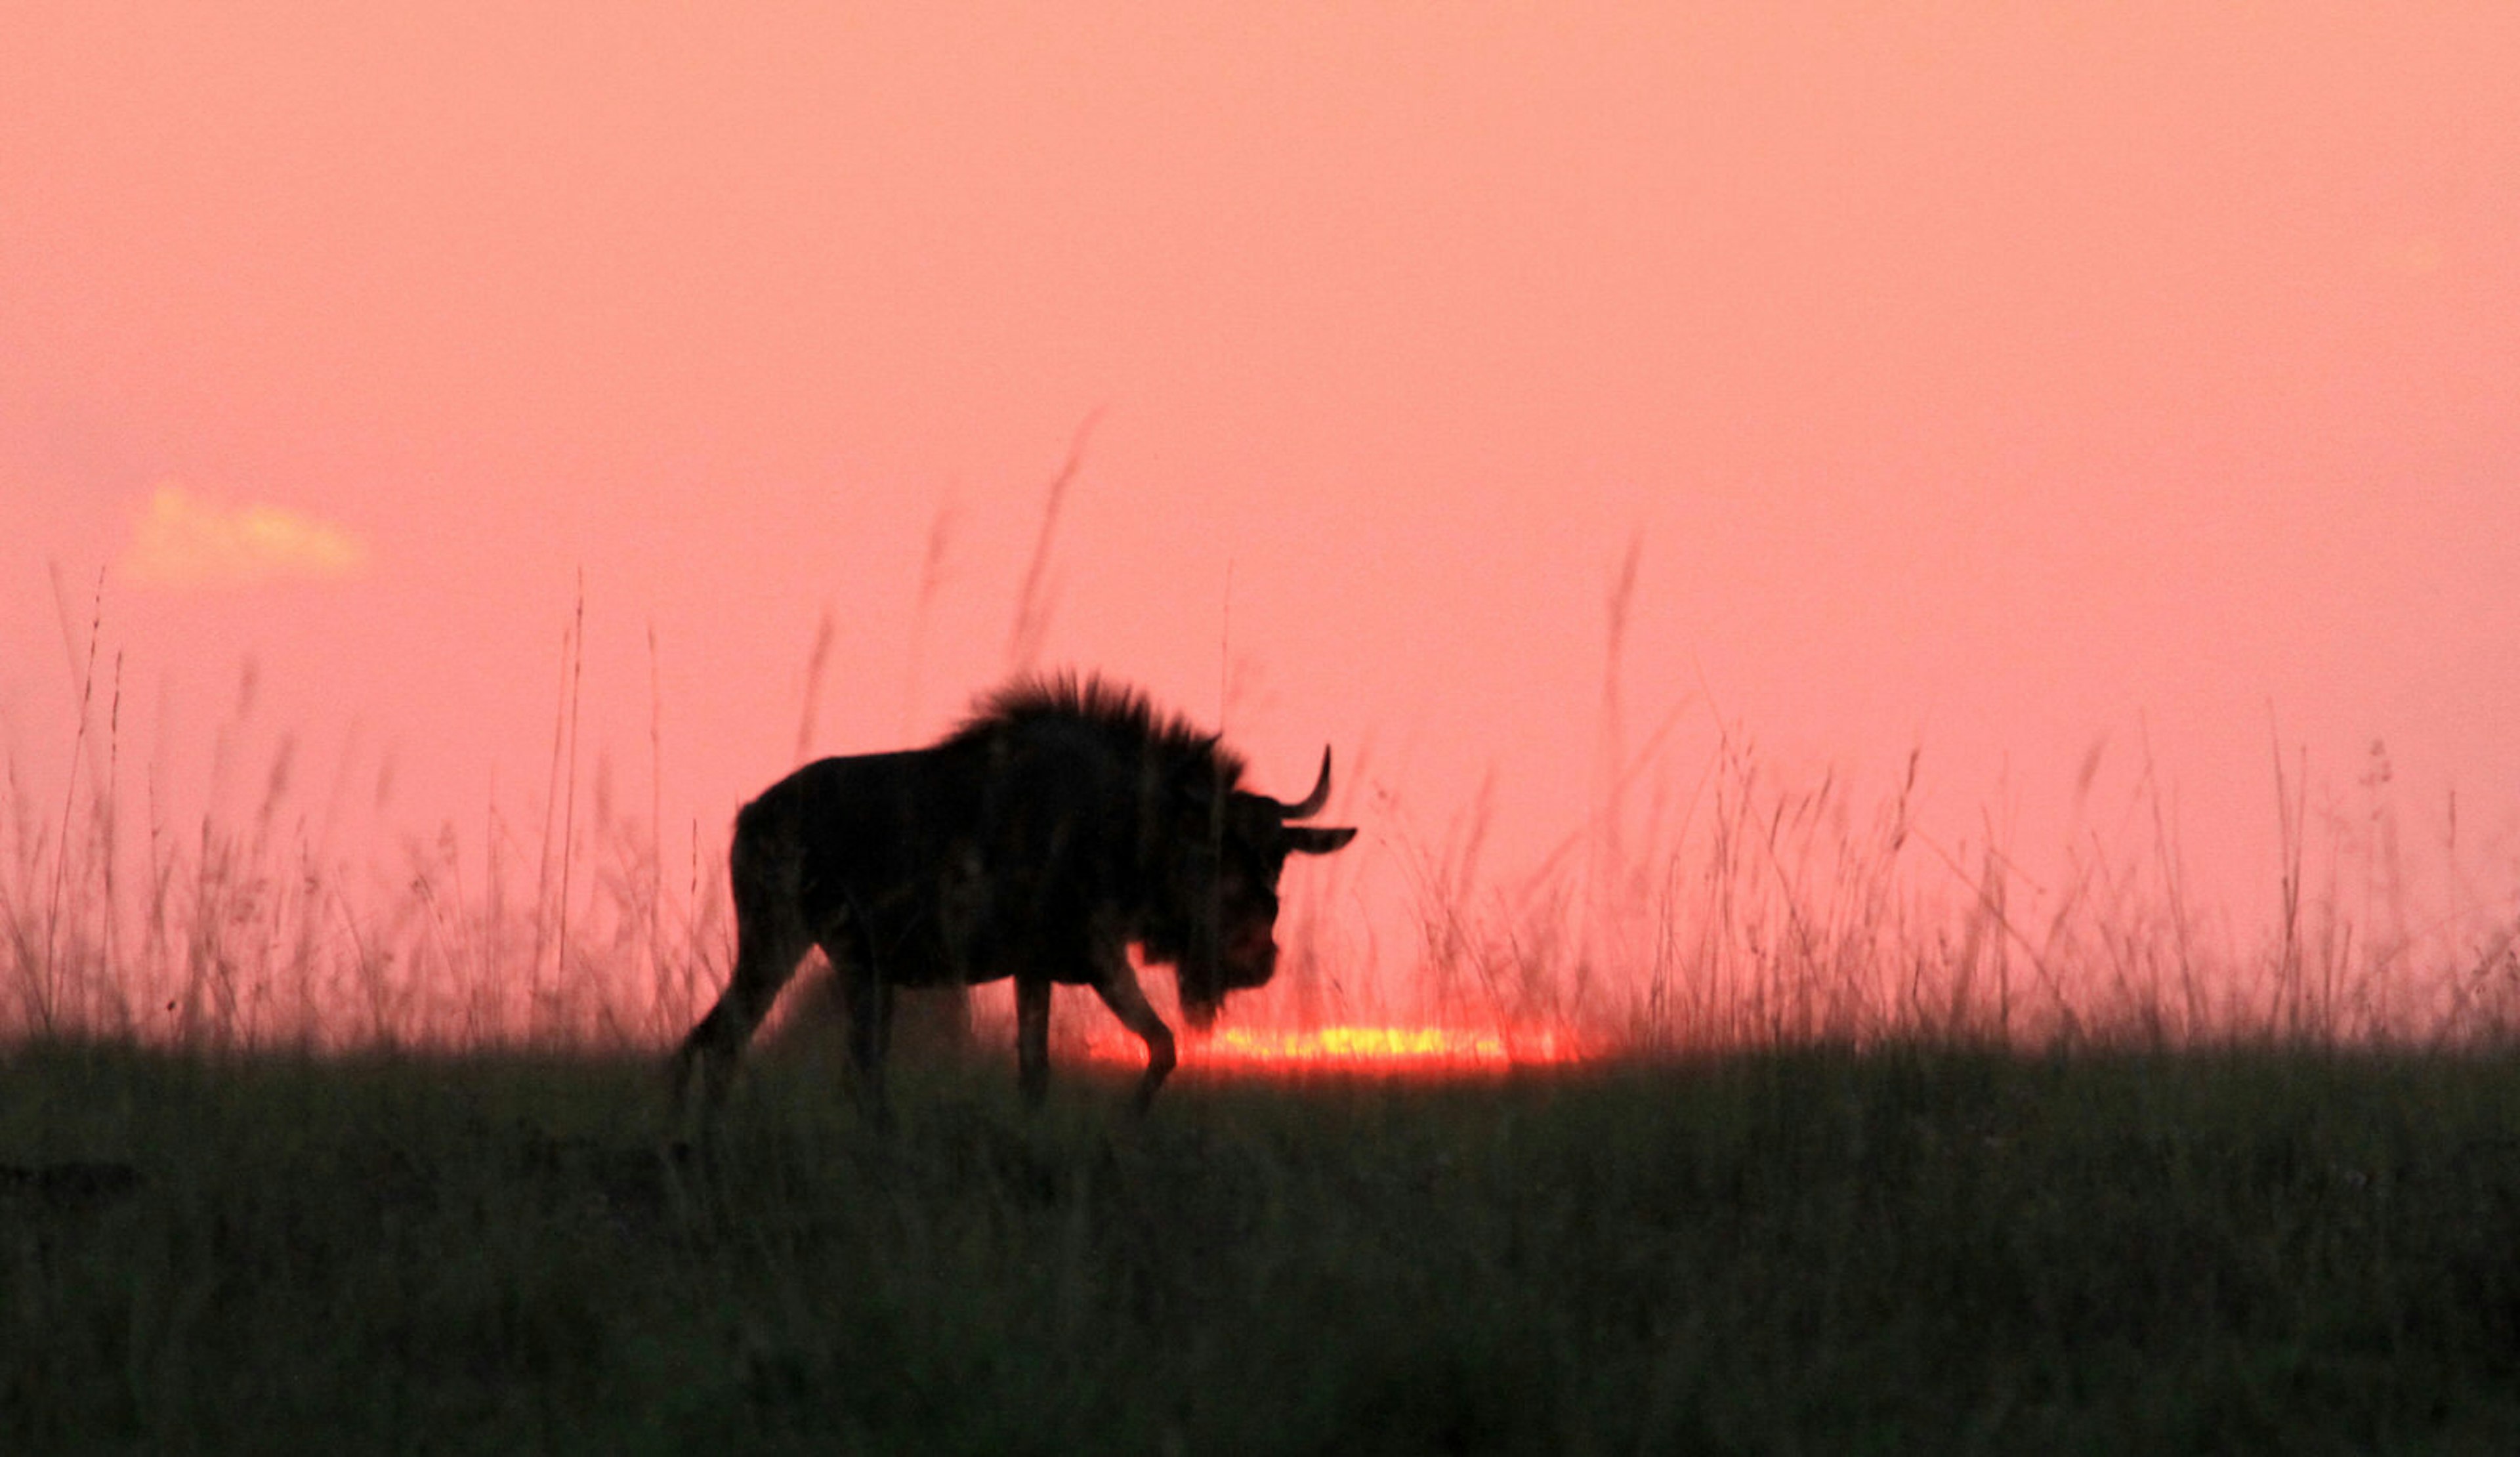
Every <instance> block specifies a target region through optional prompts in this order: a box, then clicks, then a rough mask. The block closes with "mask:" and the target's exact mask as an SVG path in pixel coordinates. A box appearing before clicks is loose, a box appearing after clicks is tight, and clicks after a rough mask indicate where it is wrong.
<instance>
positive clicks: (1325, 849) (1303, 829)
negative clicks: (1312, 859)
mask: <svg viewBox="0 0 2520 1457" xmlns="http://www.w3.org/2000/svg"><path fill="white" fill-rule="evenodd" d="M1354 839H1356V831H1355V830H1353V829H1338V830H1328V829H1324V828H1323V827H1321V826H1319V825H1288V826H1287V827H1286V849H1287V850H1288V852H1290V853H1292V854H1297V855H1327V854H1328V853H1329V852H1330V851H1332V850H1334V849H1337V848H1338V847H1339V846H1340V845H1343V844H1345V843H1347V842H1349V841H1351V840H1354Z"/></svg>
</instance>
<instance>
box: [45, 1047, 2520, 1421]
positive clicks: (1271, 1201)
mask: <svg viewBox="0 0 2520 1457" xmlns="http://www.w3.org/2000/svg"><path fill="white" fill-rule="evenodd" d="M0 1058H5V1061H0V1165H5V1171H0V1451H7V1452H48V1451H93V1450H112V1449H128V1450H145V1451H151V1452H185V1451H210V1452H218V1451H252V1452H282V1451H325V1452H363V1451H384V1450H409V1451H426V1452H454V1451H484V1452H501V1453H507V1452H522V1451H532V1450H560V1451H584V1452H640V1451H654V1452H693V1451H704V1450H705V1451H724V1452H744V1451H786V1450H795V1451H816V1452H833V1451H840V1452H846V1451H872V1452H914V1451H915V1452H958V1451H959V1452H985V1453H1021V1452H1102V1451H1112V1452H1190V1453H1209V1452H1329V1451H1336V1452H1376V1451H1389V1452H1443V1451H1531V1452H1559V1451H1565V1452H1634V1451H1648V1452H1653V1451H1790V1450H1802V1451H1826V1452H1860V1451H1885V1452H1886V1451H1903V1452H1924V1451H1936V1452H1940V1451H1967V1450H1986V1451H2003V1452H2015V1451H2093V1452H2101V1451H2105V1452H2112V1453H2123V1452H2131V1451H2159V1452H2171V1451H2207V1450H2214V1451H2279V1450H2301V1451H2368V1450H2405V1451H2434V1450H2466V1451H2478V1452H2487V1451H2499V1452H2509V1451H2515V1450H2520V1060H2514V1059H2511V1058H2498V1059H2488V1060H2466V1061H2442V1060H2435V1061H2415V1060H2383V1059H2363V1058H2338V1057H2334V1056H2323V1055H2299V1054H2286V1055H2276V1054H2254V1055H2238V1054H2220V1055H2211V1056H2186V1057H2168V1056H2154V1057H2108V1058H2103V1057H2089V1058H2081V1059H2072V1060H2059V1061H2045V1060H2014V1059H2005V1058H1998V1057H1993V1056H1985V1055H1967V1054H1958V1053H1947V1052H1916V1051H1907V1052H1885V1053H1875V1054H1868V1055H1864V1056H1854V1055H1845V1054H1828V1053H1802V1054H1786V1055H1765V1056H1745V1057H1741V1058H1737V1059H1733V1060H1728V1061H1722V1062H1715V1063H1706V1064H1699V1065H1682V1066H1663V1067H1653V1068H1628V1069H1620V1070H1598V1071H1593V1072H1587V1073H1581V1074H1573V1075H1568V1074H1558V1075H1553V1076H1548V1077H1540V1076H1533V1077H1525V1078H1518V1079H1512V1080H1503V1081H1488V1082H1478V1083H1461V1084H1454V1085H1451V1086H1434V1087H1430V1086H1410V1085H1402V1084H1396V1083H1390V1082H1375V1081H1365V1082H1357V1081H1339V1082H1333V1081H1323V1082H1317V1083H1313V1084H1309V1085H1262V1084H1252V1083H1244V1084H1240V1085H1228V1084H1220V1083H1213V1082H1211V1083H1206V1084H1201V1083H1200V1082H1199V1081H1198V1080H1197V1079H1196V1078H1194V1077H1192V1078H1186V1079H1184V1080H1183V1081H1182V1082H1180V1083H1177V1084H1176V1085H1175V1087H1174V1088H1173V1089H1171V1090H1168V1092H1167V1094H1166V1096H1165V1098H1164V1100H1163V1103H1162V1105H1161V1106H1160V1107H1159V1108H1158V1110H1157V1111H1156V1113H1155V1115H1154V1116H1153V1117H1152V1118H1151V1119H1149V1120H1148V1121H1146V1122H1144V1123H1137V1122H1133V1121H1132V1120H1130V1119H1129V1118H1127V1117H1126V1116H1123V1115H1122V1114H1121V1113H1120V1112H1119V1111H1118V1102H1119V1094H1118V1092H1117V1090H1116V1089H1115V1088H1113V1087H1111V1086H1109V1085H1107V1084H1105V1085H1080V1084H1079V1081H1078V1080H1077V1079H1075V1078H1073V1077H1071V1078H1069V1079H1068V1080H1066V1081H1065V1082H1064V1083H1063V1084H1062V1086H1061V1087H1060V1088H1059V1090H1058V1092H1057V1093H1056V1094H1055V1095H1054V1098H1053V1101H1052V1105H1051V1107H1050V1108H1049V1109H1048V1110H1047V1111H1046V1112H1045V1113H1044V1114H1042V1115H1041V1116H1032V1117H1027V1116H1024V1115H1022V1114H1021V1113H1020V1112H1019V1111H1018V1110H1017V1109H1016V1107H1015V1105H1014V1102H1013V1099H1012V1094H1011V1091H1010V1090H1009V1088H1008V1087H1007V1084H1008V1083H1009V1082H1011V1081H1012V1078H1011V1077H1010V1076H1009V1075H1008V1074H1007V1072H1006V1070H1004V1069H1000V1068H994V1067H982V1068H972V1069H958V1070H937V1071H930V1072H927V1073H924V1074H922V1073H919V1072H917V1071H915V1070H911V1071H906V1072H905V1074H904V1075H902V1076H900V1077H898V1078H897V1079H896V1082H895V1086H894V1092H895V1105H894V1106H895V1109H896V1112H897V1121H896V1126H895V1127H894V1128H893V1129H892V1131H891V1132H890V1134H889V1135H884V1136H879V1135H877V1134H875V1133H873V1132H871V1131H870V1130H869V1129H868V1128H867V1127H865V1126H864V1125H863V1124H862V1123H861V1121H860V1120H859V1119H858V1118H857V1117H856V1116H855V1115H854V1114H853V1113H852V1112H851V1111H850V1110H849V1108H848V1106H847V1105H846V1104H845V1103H843V1102H841V1101H839V1100H838V1099H836V1098H835V1097H834V1096H833V1095H832V1089H831V1086H830V1083H829V1080H828V1076H827V1073H826V1071H825V1070H822V1069H820V1068H817V1067H814V1066H812V1065H811V1064H810V1063H806V1062H800V1061H793V1060H791V1061H789V1062H787V1064H785V1065H778V1064H767V1065H756V1066H755V1067H754V1068H753V1069H752V1070H750V1071H749V1072H748V1073H747V1077H746V1080H745V1081H744V1083H743V1084H742V1091H741V1093H740V1095H739V1096H738V1098H737V1100H736V1102H735V1104H734V1106H733V1107H732V1108H731V1110H730V1113H729V1116H728V1118H727V1120H726V1123H725V1125H724V1128H723V1131H722V1136H721V1137H720V1139H719V1140H718V1141H717V1144H716V1147H715V1149H714V1152H713V1154H712V1155H711V1157H709V1158H707V1159H705V1160H697V1161H681V1162H677V1161H671V1160H668V1159H665V1158H662V1157H660V1156H659V1154H658V1148H659V1134H660V1132H661V1120H660V1118H659V1116H658V1113H657V1109H656V1100H657V1095H658V1088H657V1083H656V1080H655V1076H654V1069H653V1067H652V1065H651V1064H648V1063H636V1064H633V1063H627V1062H605V1061H583V1060H581V1061H565V1060H559V1059H546V1060H532V1059H524V1058H505V1057H489V1056H482V1057H473V1058H464V1059H440V1060H428V1059H419V1058H398V1059H370V1060H361V1061H349V1062H323V1061H313V1060H305V1059H279V1060H270V1059H265V1060H254V1061H248V1060H240V1059H234V1058H228V1059H222V1058H216V1057H208V1056H200V1057H193V1056H180V1055H152V1054H144V1053H138V1052H133V1051H129V1050H124V1049H99V1048H39V1049H25V1050H19V1051H16V1052H12V1053H7V1054H0Z"/></svg>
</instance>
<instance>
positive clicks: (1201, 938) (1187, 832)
mask: <svg viewBox="0 0 2520 1457" xmlns="http://www.w3.org/2000/svg"><path fill="white" fill-rule="evenodd" d="M1329 795H1330V754H1329V751H1328V750H1327V749H1325V750H1323V751H1322V772H1321V776H1320V778H1319V779H1318V780H1316V781H1315V782H1314V785H1313V789H1312V793H1310V794H1308V795H1306V796H1305V797H1303V798H1302V799H1301V800H1299V801H1297V802H1295V803H1292V804H1288V803H1283V802H1282V801H1280V800H1277V799H1273V798H1271V797H1268V796H1267V795H1258V794H1253V793H1251V792H1249V791H1247V790H1238V789H1225V788H1222V787H1221V786H1220V785H1219V784H1218V783H1217V781H1216V779H1215V778H1214V777H1213V776H1212V775H1210V774H1207V773H1200V774H1198V775H1197V776H1196V777H1195V779H1194V780H1193V782H1190V783H1186V784H1179V785H1177V786H1175V788H1174V791H1173V796H1174V800H1173V802H1174V804H1175V806H1176V808H1175V815H1174V817H1173V826H1174V835H1173V836H1172V837H1170V838H1171V841H1172V842H1171V845H1170V851H1171V853H1170V854H1169V855H1168V856H1167V860H1168V864H1169V868H1170V874H1169V875H1167V876H1165V877H1164V893H1163V894H1162V896H1161V903H1160V904H1158V905H1156V906H1153V907H1150V908H1149V914H1148V921H1147V924H1146V925H1145V927H1144V928H1143V929H1142V930H1143V941H1144V945H1145V949H1146V952H1147V955H1148V959H1149V960H1153V961H1164V962H1170V963H1172V965H1173V969H1174V982H1175V985H1177V986H1178V987H1179V988H1180V992H1181V1009H1182V1016H1183V1017H1184V1018H1186V1019H1188V1020H1189V1022H1190V1024H1191V1025H1192V1026H1193V1027H1197V1028H1199V1029H1201V1030H1205V1029H1206V1028H1207V1027H1209V1026H1212V1025H1214V1024H1215V1022H1216V1015H1217V1013H1218V1012H1219V1011H1220V1010H1221V1009H1222V1008H1223V1007H1224V1005H1225V995H1226V993H1227V992H1230V991H1244V990H1248V989H1250V988H1252V987H1255V986H1260V985H1264V984H1266V983H1267V981H1268V980H1269V978H1270V977H1271V976H1272V975H1274V974H1275V973H1276V971H1277V969H1278V940H1277V928H1278V875H1279V872H1280V871H1282V870H1283V869H1284V868H1285V864H1286V857H1287V856H1288V855H1327V854H1328V853H1329V852H1330V851H1332V850H1334V849H1337V848H1338V847H1340V846H1341V845H1344V844H1346V843H1347V842H1349V841H1351V840H1354V839H1355V838H1356V831H1355V830H1354V829H1351V828H1338V829H1330V828H1325V827H1322V826H1318V825H1304V824H1298V823H1296V821H1299V820H1304V819H1308V818H1310V817H1311V816H1313V815H1316V814H1319V813H1320V812H1321V809H1322V806H1323V805H1324V804H1326V803H1328V800H1329Z"/></svg>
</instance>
